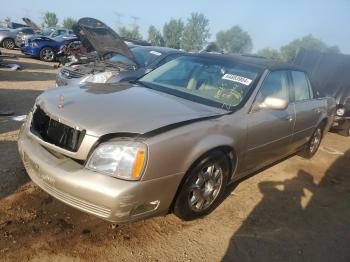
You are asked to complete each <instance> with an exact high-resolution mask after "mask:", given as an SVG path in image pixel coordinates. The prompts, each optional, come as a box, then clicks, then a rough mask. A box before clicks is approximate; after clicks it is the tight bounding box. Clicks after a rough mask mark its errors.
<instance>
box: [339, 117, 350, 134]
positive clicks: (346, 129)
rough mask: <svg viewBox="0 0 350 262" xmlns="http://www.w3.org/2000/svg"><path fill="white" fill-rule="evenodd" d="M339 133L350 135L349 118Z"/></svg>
mask: <svg viewBox="0 0 350 262" xmlns="http://www.w3.org/2000/svg"><path fill="white" fill-rule="evenodd" d="M339 134H341V135H342V136H350V120H347V121H346V122H345V123H344V124H343V127H342V130H340V132H339Z"/></svg>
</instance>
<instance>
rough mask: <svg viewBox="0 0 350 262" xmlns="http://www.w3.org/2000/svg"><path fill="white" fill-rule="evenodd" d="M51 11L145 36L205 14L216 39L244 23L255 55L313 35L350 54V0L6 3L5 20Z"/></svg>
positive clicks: (40, 0) (0, 11)
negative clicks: (152, 28)
mask: <svg viewBox="0 0 350 262" xmlns="http://www.w3.org/2000/svg"><path fill="white" fill-rule="evenodd" d="M1 1H4V0H1ZM4 2H5V1H4ZM46 11H52V12H55V13H56V14H57V16H58V18H59V21H60V22H62V20H63V19H64V18H65V17H68V16H71V17H74V18H81V17H86V16H90V17H93V18H97V19H100V20H101V21H103V22H104V23H106V24H107V25H109V26H110V27H112V28H116V27H117V25H118V23H119V24H121V25H124V26H130V25H131V24H133V23H134V21H135V20H134V18H133V17H136V22H137V24H138V25H139V26H140V30H141V33H142V35H143V37H144V38H147V29H148V27H149V26H150V25H155V26H156V27H157V28H158V29H162V27H163V25H164V23H166V22H167V21H169V20H170V19H171V18H181V19H182V20H183V21H184V22H186V20H187V19H188V18H189V16H190V15H191V13H192V12H200V13H203V14H204V15H205V16H206V17H207V18H208V19H209V22H210V24H209V27H210V32H211V38H210V40H215V35H216V33H217V32H218V31H220V30H227V29H229V28H230V27H232V26H234V25H239V26H241V27H242V29H243V30H244V31H247V32H248V33H249V34H250V36H251V38H252V41H253V51H254V52H255V51H257V50H260V49H262V48H265V47H269V48H279V47H281V46H282V45H285V44H287V43H289V42H290V41H292V40H294V39H296V38H300V37H303V36H305V35H308V34H312V35H313V36H315V37H317V38H319V39H321V40H322V41H324V42H325V43H326V44H328V45H337V46H339V48H340V49H341V51H342V52H343V53H346V54H350V27H349V24H350V0H333V1H331V0H293V1H287V0H245V1H243V0H241V1H236V0H231V1H228V0H226V1H224V0H215V1H213V0H192V1H189V0H174V1H166V0H163V1H162V0H148V1H138V0H132V1H130V0H126V1H125V0H124V1H121V0H99V1H96V0H95V1H91V0H85V1H84V0H59V1H47V0H46V1H44V0H15V1H6V4H2V5H1V9H0V20H2V19H4V18H6V17H10V18H11V19H12V20H13V21H15V22H16V21H18V22H20V21H21V18H22V17H24V16H27V17H29V18H31V19H33V21H35V22H38V23H40V22H41V21H42V17H43V14H44V13H45V12H46Z"/></svg>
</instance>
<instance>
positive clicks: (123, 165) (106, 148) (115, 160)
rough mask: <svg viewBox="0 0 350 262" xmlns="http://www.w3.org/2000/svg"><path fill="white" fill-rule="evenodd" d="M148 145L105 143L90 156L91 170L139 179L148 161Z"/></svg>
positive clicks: (126, 142) (88, 166) (127, 142)
mask: <svg viewBox="0 0 350 262" xmlns="http://www.w3.org/2000/svg"><path fill="white" fill-rule="evenodd" d="M146 151H147V148H146V145H144V144H142V143H139V142H130V141H117V142H108V143H103V144H101V145H100V146H98V147H97V148H96V149H95V151H94V152H93V153H92V155H91V156H90V158H89V160H88V162H87V164H86V167H87V168H88V169H90V170H94V171H97V172H101V173H105V174H107V175H110V176H113V177H116V178H122V179H126V180H139V179H140V178H141V176H142V171H143V168H144V165H145V163H146V154H147V152H146Z"/></svg>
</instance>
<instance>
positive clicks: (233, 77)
mask: <svg viewBox="0 0 350 262" xmlns="http://www.w3.org/2000/svg"><path fill="white" fill-rule="evenodd" d="M222 79H225V80H229V81H233V82H237V83H240V84H242V85H246V86H249V85H250V83H251V82H252V81H253V80H251V79H249V78H245V77H243V76H238V75H231V74H225V75H224V76H223V77H222Z"/></svg>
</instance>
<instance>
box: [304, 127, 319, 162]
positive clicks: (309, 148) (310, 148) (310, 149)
mask: <svg viewBox="0 0 350 262" xmlns="http://www.w3.org/2000/svg"><path fill="white" fill-rule="evenodd" d="M323 128H324V125H323V124H320V125H319V126H318V127H317V128H316V130H315V131H314V133H313V134H312V136H311V138H310V140H309V142H308V143H307V144H306V145H305V146H304V149H303V150H302V151H301V152H300V154H299V155H300V156H301V157H303V158H307V159H310V158H312V157H313V156H314V155H315V154H316V153H317V150H318V148H319V147H320V144H321V142H322V138H323Z"/></svg>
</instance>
